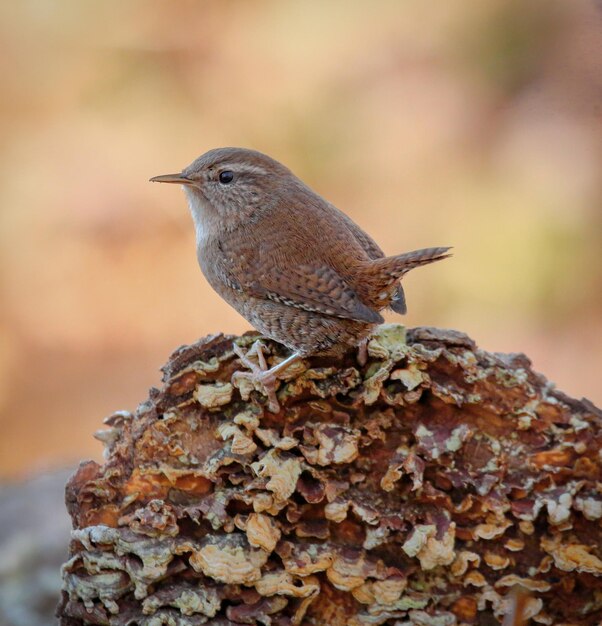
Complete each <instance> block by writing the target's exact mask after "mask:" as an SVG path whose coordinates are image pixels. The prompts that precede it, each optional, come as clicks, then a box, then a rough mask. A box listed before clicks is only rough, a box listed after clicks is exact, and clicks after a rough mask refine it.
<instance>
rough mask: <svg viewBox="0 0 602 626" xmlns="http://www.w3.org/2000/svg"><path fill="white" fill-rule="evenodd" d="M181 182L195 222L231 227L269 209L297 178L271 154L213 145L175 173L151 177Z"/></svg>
mask: <svg viewBox="0 0 602 626" xmlns="http://www.w3.org/2000/svg"><path fill="white" fill-rule="evenodd" d="M150 180H151V181H152V182H158V183H176V184H179V185H182V186H183V187H184V190H185V191H186V195H187V196H188V203H189V205H190V209H191V211H192V214H193V217H194V219H195V222H197V224H198V223H199V221H200V223H203V224H205V227H207V226H208V225H209V224H211V225H214V226H217V224H218V222H219V224H220V225H221V227H224V228H233V227H235V226H236V225H238V224H239V223H240V222H241V220H242V221H244V220H247V219H252V218H253V216H254V215H256V214H257V213H258V211H265V210H269V208H270V207H271V206H274V205H275V204H276V203H277V202H278V200H279V197H280V196H281V194H282V192H283V191H284V190H286V188H287V182H292V181H293V180H296V179H295V177H294V176H293V174H292V173H291V172H290V170H289V169H287V168H286V167H285V166H284V165H282V164H281V163H278V161H275V160H274V159H272V158H271V157H269V156H267V155H265V154H262V153H261V152H257V151H255V150H248V149H246V148H216V149H214V150H210V151H209V152H206V153H205V154H203V155H202V156H200V157H199V158H198V159H196V160H195V161H193V162H192V163H191V164H190V165H189V166H188V167H186V168H185V169H183V170H182V171H181V172H180V173H178V174H165V175H162V176H155V177H153V178H151V179H150Z"/></svg>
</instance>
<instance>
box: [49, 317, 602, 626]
mask: <svg viewBox="0 0 602 626" xmlns="http://www.w3.org/2000/svg"><path fill="white" fill-rule="evenodd" d="M255 339H257V335H255V334H251V333H249V334H247V335H245V336H243V337H240V338H237V337H226V336H223V335H218V336H212V337H209V338H206V339H204V340H202V341H200V342H198V343H197V344H195V345H192V346H188V347H183V348H180V349H179V350H178V351H176V352H175V353H174V354H173V355H172V357H171V358H170V360H169V362H168V363H167V365H166V366H165V367H164V369H163V371H164V386H163V388H162V389H161V390H156V389H153V390H151V392H150V396H149V398H148V400H147V401H146V402H145V403H143V404H141V405H140V406H139V408H138V409H137V411H136V412H135V413H134V414H133V415H132V414H130V413H127V412H120V413H117V414H115V415H113V416H112V417H110V418H108V419H107V420H106V423H107V426H108V429H107V430H105V431H103V432H102V433H100V435H99V436H100V438H101V439H102V440H103V441H104V442H105V445H106V452H105V458H106V462H105V463H104V465H102V466H101V465H98V464H97V463H95V462H92V461H88V462H84V463H82V464H81V465H80V467H79V469H78V470H77V472H76V474H75V475H74V476H73V477H72V478H71V480H70V481H69V483H68V485H67V506H68V509H69V513H70V515H71V517H72V520H73V526H74V531H73V534H72V542H71V546H70V555H71V558H70V559H69V561H68V562H67V563H66V564H65V566H64V570H63V593H62V600H61V603H60V605H59V609H58V613H59V615H60V617H61V624H63V625H64V626H71V625H76V624H77V625H79V624H110V625H115V626H116V625H127V624H140V625H146V626H155V625H160V624H174V625H187V624H207V625H210V626H227V625H231V626H237V625H242V624H265V625H266V626H269V625H272V626H288V625H294V624H304V625H323V626H326V625H329V626H362V625H373V624H389V625H397V626H401V625H403V626H410V625H413V624H415V625H418V626H420V625H431V624H432V625H434V626H451V625H453V624H482V625H489V624H496V623H500V622H501V621H502V620H503V619H504V616H505V615H506V614H508V613H511V612H512V611H514V612H515V613H521V612H522V613H523V617H524V618H526V619H531V620H532V622H530V623H534V624H580V625H592V626H593V625H595V624H599V623H600V621H601V620H602V547H601V542H600V536H601V524H600V520H601V518H602V495H601V483H600V480H601V476H600V465H601V458H600V443H601V441H602V433H601V428H600V426H601V425H602V414H601V413H600V411H599V410H598V409H596V408H595V407H594V406H593V405H591V403H588V402H587V401H585V400H582V401H577V400H573V399H571V398H569V397H567V396H566V395H564V394H563V393H561V392H559V391H557V390H556V389H555V388H554V386H553V385H552V384H551V383H549V382H548V381H547V380H546V379H545V378H544V377H543V376H541V375H539V374H536V373H534V372H533V371H532V370H531V367H530V362H529V360H528V359H527V358H526V357H525V356H524V355H522V354H510V355H504V354H491V353H487V352H485V351H482V350H479V349H478V348H477V347H476V346H475V344H474V342H473V341H472V340H471V339H470V338H468V337H467V336H466V335H464V334H462V333H459V332H455V331H442V330H437V329H432V328H416V329H412V330H409V331H408V332H407V335H406V333H405V330H404V329H403V327H401V326H397V325H384V326H381V327H380V328H379V329H378V331H377V333H376V334H375V335H374V336H373V337H372V338H371V339H370V341H369V343H368V361H367V363H366V364H365V365H360V364H359V363H358V361H357V354H356V353H355V352H350V353H349V354H347V355H346V356H345V357H344V358H341V359H319V358H315V359H309V360H306V361H305V363H303V364H299V366H298V367H295V368H291V371H289V372H288V374H287V378H286V380H284V381H282V382H281V383H280V388H279V399H280V402H281V406H282V408H281V412H280V413H279V414H277V415H274V414H272V413H269V412H268V411H267V410H266V409H265V396H264V395H263V394H262V393H261V391H260V390H257V389H254V388H253V387H251V386H249V384H248V381H241V382H240V383H238V384H240V385H241V386H240V388H238V387H235V386H233V385H232V383H231V377H232V373H233V372H234V371H236V370H237V369H238V368H239V367H240V365H239V362H238V361H237V360H236V357H235V356H234V354H233V352H232V348H231V346H232V342H233V341H237V342H238V343H239V344H240V345H241V346H243V347H250V345H251V344H252V343H253V341H254V340H255ZM265 344H266V345H267V346H268V348H269V351H270V352H271V357H270V360H271V362H272V363H273V362H276V361H277V360H278V359H279V358H282V357H284V356H285V353H284V352H283V348H281V347H280V346H279V345H277V344H274V343H271V342H269V341H267V340H266V341H265ZM512 590H522V593H520V594H519V593H515V592H514V591H512ZM515 598H519V599H520V601H516V600H515ZM519 617H520V616H519V615H518V614H517V615H515V616H514V618H510V619H511V620H514V622H516V623H519V622H520V619H519Z"/></svg>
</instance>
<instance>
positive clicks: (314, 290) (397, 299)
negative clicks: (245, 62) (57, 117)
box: [159, 148, 447, 355]
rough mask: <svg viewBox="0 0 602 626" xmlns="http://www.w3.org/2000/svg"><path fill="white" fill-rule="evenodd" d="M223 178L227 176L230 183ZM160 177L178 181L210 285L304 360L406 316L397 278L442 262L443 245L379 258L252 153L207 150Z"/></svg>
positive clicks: (365, 239) (332, 211) (367, 241)
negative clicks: (390, 316) (387, 317)
mask: <svg viewBox="0 0 602 626" xmlns="http://www.w3.org/2000/svg"><path fill="white" fill-rule="evenodd" d="M224 172H228V173H231V174H232V179H231V180H230V181H228V182H227V183H224V182H223V181H222V182H220V175H221V174H222V173H224ZM178 176H179V178H177V177H178ZM228 176H229V175H228ZM161 178H163V179H164V182H181V183H183V184H184V187H185V190H186V192H187V195H188V200H189V204H190V207H191V211H192V215H193V218H194V221H195V225H196V232H197V245H198V249H197V251H198V258H199V263H200V266H201V269H202V270H203V273H204V274H205V276H206V277H207V279H208V281H209V283H210V284H211V285H212V287H213V288H214V289H215V290H216V291H217V292H218V293H219V294H220V295H221V296H222V297H223V298H224V299H225V300H226V301H227V302H228V303H229V304H231V305H232V306H233V307H234V308H235V309H236V310H237V311H238V312H239V313H241V314H242V315H243V316H244V317H246V318H247V319H248V320H249V321H250V322H251V324H253V326H255V328H257V329H258V330H259V331H260V332H262V333H263V334H265V335H267V336H268V337H271V338H272V339H275V340H277V341H279V342H281V343H283V344H285V345H286V346H288V347H290V348H291V349H292V350H294V351H296V352H299V353H300V354H303V355H307V354H316V353H337V352H341V351H344V350H345V349H346V348H347V347H348V346H349V345H356V344H357V343H359V342H360V341H361V340H362V339H363V338H364V337H365V336H366V335H367V334H368V333H369V332H370V331H371V329H372V328H373V327H374V325H375V324H378V323H380V322H382V321H383V318H382V316H381V315H380V311H382V310H383V309H385V308H387V307H391V308H393V309H394V310H396V311H398V312H405V297H404V293H403V290H402V288H401V286H400V285H399V283H398V280H399V278H400V277H401V276H402V275H403V274H405V273H406V272H407V271H409V270H410V269H412V268H414V267H418V266H419V265H424V264H426V263H431V262H433V261H437V260H439V259H441V258H445V256H447V255H446V252H447V248H430V249H426V250H419V251H416V252H409V253H405V254H402V255H398V256H394V257H384V254H383V252H382V250H381V249H380V248H379V247H378V245H377V244H376V243H375V242H374V240H373V239H372V238H371V237H370V236H369V235H367V234H366V233H365V232H364V231H363V230H361V229H360V228H359V226H357V225H356V224H355V223H354V222H353V221H352V220H351V219H350V218H349V217H347V216H346V215H345V214H344V213H342V212H341V211H339V210H338V209H337V208H336V207H334V206H332V205H331V204H329V203H328V202H326V201H325V200H324V199H323V198H321V197H320V196H319V195H318V194H316V193H315V192H314V191H312V190H311V189H310V188H309V187H307V185H305V184H304V183H303V182H302V181H300V180H299V179H298V178H297V177H296V176H294V175H293V174H292V172H290V170H288V169H287V168H286V167H284V166H283V165H282V164H280V163H278V162H277V161H274V160H273V159H271V158H270V157H268V156H266V155H264V154H261V153H259V152H255V151H252V150H245V149H241V148H221V149H217V150H212V151H210V152H208V153H206V154H204V155H203V156H201V157H199V159H197V160H196V161H195V162H194V163H192V164H191V165H190V166H189V167H188V168H186V169H185V170H184V171H183V172H182V174H181V175H173V176H172V178H171V179H170V180H167V177H159V179H161Z"/></svg>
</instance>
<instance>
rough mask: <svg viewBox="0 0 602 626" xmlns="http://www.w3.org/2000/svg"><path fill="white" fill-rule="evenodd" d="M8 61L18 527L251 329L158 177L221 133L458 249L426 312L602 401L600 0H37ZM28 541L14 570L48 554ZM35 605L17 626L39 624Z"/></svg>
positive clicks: (387, 235)
mask: <svg viewBox="0 0 602 626" xmlns="http://www.w3.org/2000/svg"><path fill="white" fill-rule="evenodd" d="M0 73H1V76H0V78H1V81H2V82H1V84H2V98H1V99H0V136H1V137H2V140H1V142H0V160H1V162H0V243H1V249H0V301H1V307H0V427H1V428H0V478H1V479H3V480H4V481H5V487H3V488H1V489H0V509H1V513H2V515H3V517H2V519H1V520H0V522H2V525H4V527H5V528H6V529H8V528H9V527H11V526H15V519H18V520H21V522H22V521H23V520H25V519H27V520H29V521H30V523H31V524H34V522H35V520H38V521H39V523H40V524H42V525H43V523H46V522H48V523H49V520H50V519H51V518H50V517H47V516H48V513H47V511H48V507H50V506H55V507H56V506H59V507H60V508H61V511H62V503H61V500H62V495H61V494H62V486H63V484H64V478H65V474H64V473H60V470H61V468H69V467H73V466H74V464H75V463H77V461H78V460H80V459H82V458H88V457H93V458H96V459H99V458H100V454H101V446H100V444H99V443H98V442H97V441H95V440H94V439H93V438H92V432H93V431H95V430H97V429H98V428H100V427H101V426H102V418H103V417H105V416H107V415H109V414H110V413H112V412H113V411H114V410H117V409H123V408H125V409H134V408H135V406H136V405H137V403H138V402H140V401H142V400H144V399H145V397H146V394H147V390H148V388H149V387H150V386H151V385H156V384H158V383H159V380H160V378H159V372H158V370H159V367H160V365H161V364H163V363H164V362H165V360H166V358H167V357H168V355H169V354H170V352H171V351H172V350H173V349H175V348H176V347H177V346H179V345H180V344H183V343H190V342H193V341H195V340H196V339H197V338H199V337H201V336H203V335H205V334H208V333H214V332H216V331H224V332H229V333H240V332H242V331H244V330H245V329H247V328H248V327H249V325H248V324H247V323H246V322H245V321H244V320H243V319H242V318H240V317H239V316H238V315H237V314H236V313H235V312H234V311H233V310H231V309H230V308H229V307H228V306H227V305H226V304H225V303H224V302H223V301H222V300H221V299H220V298H219V297H218V296H217V295H215V294H214V293H213V292H212V291H211V289H210V288H209V287H208V285H207V283H206V282H205V280H204V278H203V277H202V275H201V272H200V270H199V269H198V267H197V263H196V258H195V245H194V233H193V228H192V223H191V219H190V216H189V214H188V210H187V208H186V205H185V200H184V196H183V194H182V192H181V191H180V190H179V189H178V188H174V187H168V186H159V185H152V184H149V183H148V182H147V181H148V178H149V177H150V176H153V175H156V174H163V173H167V172H172V171H178V170H180V169H181V168H182V167H184V166H186V165H187V164H188V163H189V162H191V161H192V160H193V159H194V158H195V157H196V156H198V155H199V154H201V153H202V152H204V151H206V150H207V149H210V148H213V147H217V146H227V145H238V146H247V147H252V148H256V149H259V150H261V151H264V152H267V153H269V154H270V155H272V156H274V157H275V158H277V159H279V160H281V161H283V162H284V163H285V164H287V165H288V166H289V167H291V168H292V169H293V170H294V171H295V172H296V173H297V174H298V175H299V176H300V177H301V178H302V179H304V180H305V181H306V182H307V183H309V184H310V185H311V186H312V187H313V188H314V189H316V190H317V191H318V192H319V193H321V194H322V195H324V196H325V197H326V198H328V199H329V200H331V201H332V202H333V203H335V204H336V205H337V206H339V207H340V208H342V209H344V210H345V211H346V212H347V213H348V214H349V215H350V216H351V217H352V218H353V219H355V220H356V221H357V222H358V223H359V224H360V225H361V226H362V227H364V228H365V229H366V230H367V231H368V232H369V233H371V234H372V235H373V236H374V237H375V238H376V240H377V241H378V242H379V243H380V244H381V245H382V247H383V248H384V250H385V251H386V252H387V253H389V254H392V253H396V252H401V251H406V250H411V249H414V248H420V247H424V246H432V245H453V246H455V256H454V258H453V259H452V260H450V261H446V262H445V263H442V264H440V265H439V264H438V265H437V266H436V267H435V266H434V267H429V268H425V269H422V270H419V271H416V272H413V273H412V274H411V275H410V276H409V277H408V278H407V279H406V283H405V284H406V292H407V298H408V302H409V314H408V316H407V317H406V318H405V323H407V324H408V325H437V326H444V327H453V328H456V329H459V330H463V331H465V332H467V333H468V334H470V335H471V336H472V337H473V338H474V339H476V340H477V341H478V343H479V345H480V346H481V347H483V348H485V349H488V350H495V351H505V352H512V351H523V352H525V353H527V354H528V355H529V356H530V357H531V359H532V360H533V362H534V365H535V367H536V368H537V369H538V370H539V371H541V372H543V373H545V374H546V376H548V377H549V378H550V379H552V380H554V381H555V382H556V383H557V384H558V386H559V387H560V388H561V389H563V390H564V391H566V392H567V393H569V394H571V395H574V396H578V397H580V396H583V395H584V396H587V397H589V398H590V399H591V400H593V401H594V402H597V403H598V404H602V381H601V379H600V371H602V208H601V206H602V175H601V172H602V12H601V7H600V5H599V4H597V3H596V2H595V1H594V0H571V1H570V2H567V1H566V0H532V1H531V2H528V3H527V2H523V1H521V0H488V2H482V1H480V0H457V1H456V2H440V1H439V0H420V1H418V0H407V1H405V2H399V1H397V0H389V1H387V0H379V1H377V2H368V1H344V0H338V1H337V0H331V1H329V2H321V1H319V0H307V1H304V2H301V1H298V0H296V1H289V2H279V1H277V0H264V1H262V2H245V1H243V0H239V1H230V0H228V1H226V0H215V1H206V2H197V1H193V0H181V1H180V2H177V3H176V2H172V1H170V0H151V1H148V0H125V1H120V2H117V1H114V0H111V1H104V2H101V1H99V0H97V1H89V2H81V1H79V0H63V1H62V2H53V1H51V0H20V1H19V2H4V3H1V4H0ZM393 319H399V320H400V319H401V318H394V317H390V320H393ZM55 470H56V471H59V473H58V474H55V473H53V472H54V471H55ZM39 473H46V474H47V478H48V481H49V482H44V481H43V480H42V478H36V479H35V480H33V481H32V482H30V483H27V484H28V485H30V486H31V489H32V491H31V494H32V495H31V496H30V497H27V498H25V501H24V502H22V501H19V502H16V501H15V498H14V497H13V496H14V493H15V489H16V492H17V494H18V493H23V489H25V487H23V488H21V487H19V485H20V484H21V483H19V482H15V481H19V480H22V479H25V478H28V477H32V476H33V475H35V474H39ZM40 480H42V482H40ZM7 481H8V482H7ZM11 490H12V491H11ZM49 490H50V491H49ZM40 493H42V494H44V493H52V494H55V495H53V496H52V497H51V498H49V499H48V498H47V499H46V500H44V498H42V497H40V496H39V494H40ZM11 494H12V495H11ZM2 498H4V499H2ZM50 502H52V503H54V504H53V505H51V504H50ZM11 503H12V504H11ZM28 506H29V507H30V512H29V514H26V513H24V511H27V510H28V509H27V507H28ZM31 507H37V509H36V508H31ZM41 508H44V510H45V511H46V513H45V515H44V516H40V515H39V511H40V510H41ZM11 516H12V517H11ZM61 519H62V518H61ZM56 523H57V524H58V525H59V526H60V524H63V525H64V530H65V532H66V528H67V521H66V519H62V521H59V522H56ZM31 532H32V533H34V534H35V533H38V535H39V537H42V535H44V533H40V532H38V530H36V528H34V527H33V526H32V530H31ZM47 534H48V533H46V535H47ZM46 535H44V536H46ZM48 536H49V537H50V538H48V537H46V539H41V538H40V539H39V541H46V542H49V541H51V542H53V545H54V546H57V545H58V546H59V552H60V554H63V553H64V545H61V541H60V540H57V539H56V537H55V536H54V535H52V534H51V535H48ZM2 538H4V540H5V542H4V546H5V547H6V546H7V545H8V543H7V541H6V539H7V535H4V536H3V537H0V540H1V539H2ZM65 542H66V539H65ZM23 543H24V542H23V541H21V544H19V542H15V541H11V546H12V549H13V550H15V549H17V548H15V546H17V547H18V546H19V545H21V547H23V545H22V544H23ZM25 544H27V546H29V549H30V550H33V549H34V548H35V549H36V550H37V549H38V548H37V547H36V546H35V542H34V543H32V542H31V541H30V540H29V539H28V540H27V541H25ZM55 549H56V548H55ZM13 556H14V554H13ZM11 558H12V557H11ZM11 558H8V559H7V558H6V557H5V558H4V560H3V567H4V570H2V569H1V568H0V580H1V576H2V575H3V574H2V572H3V571H4V572H5V573H6V571H7V569H6V568H9V569H10V568H11V567H13V569H14V568H15V567H16V568H17V569H18V568H19V567H20V568H22V571H23V572H25V571H26V570H27V566H26V565H23V563H24V561H23V559H22V558H21V557H17V556H14V558H12V560H11ZM25 563H26V561H25ZM7 564H8V565H7ZM49 572H50V573H49V574H48V575H49V576H50V578H49V580H50V582H48V583H47V586H48V588H49V589H51V591H52V590H53V589H54V587H53V585H55V584H56V576H57V574H56V570H55V569H52V568H51V569H50V570H49ZM23 575H25V574H23ZM40 584H42V583H40ZM44 584H46V583H44ZM6 589H9V587H5V590H6ZM10 589H12V587H11V588H10ZM10 589H9V591H7V592H6V593H8V595H9V596H11V594H12V596H11V597H13V599H14V597H16V596H15V593H16V592H14V590H13V591H10ZM2 597H3V596H2V595H1V594H0V605H1V604H2ZM51 604H52V602H51ZM6 606H8V604H6ZM15 606H16V605H14V603H13V605H11V607H12V608H11V609H10V610H11V611H12V613H11V617H10V618H8V617H6V615H7V614H8V613H6V614H4V617H2V614H0V623H1V624H4V623H7V624H8V623H10V624H13V623H14V624H17V623H19V624H26V625H27V624H33V623H35V618H34V617H32V615H33V614H29V613H27V611H26V610H25V609H24V608H23V607H24V606H25V607H26V606H28V607H29V610H30V611H33V610H34V608H35V603H33V601H23V602H21V604H20V605H19V606H20V608H19V609H18V610H17V609H15ZM32 607H34V608H32ZM6 610H7V611H8V609H6ZM40 610H42V609H40ZM44 610H45V609H44ZM15 611H16V612H15ZM19 611H21V612H19ZM23 611H25V612H23ZM3 619H4V621H2V620H3ZM11 620H12V621H11ZM42 623H44V621H43V620H42ZM46 623H48V622H47V621H46Z"/></svg>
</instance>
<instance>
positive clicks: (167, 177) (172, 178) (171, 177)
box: [149, 173, 194, 185]
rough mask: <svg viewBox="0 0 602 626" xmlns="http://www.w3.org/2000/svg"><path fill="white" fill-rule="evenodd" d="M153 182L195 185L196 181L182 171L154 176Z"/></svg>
mask: <svg viewBox="0 0 602 626" xmlns="http://www.w3.org/2000/svg"><path fill="white" fill-rule="evenodd" d="M149 182H151V183H176V184H178V185H193V184H194V181H193V180H191V179H190V178H188V176H185V175H184V174H182V173H179V174H162V175H161V176H153V177H152V178H151V179H150V181H149Z"/></svg>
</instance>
